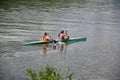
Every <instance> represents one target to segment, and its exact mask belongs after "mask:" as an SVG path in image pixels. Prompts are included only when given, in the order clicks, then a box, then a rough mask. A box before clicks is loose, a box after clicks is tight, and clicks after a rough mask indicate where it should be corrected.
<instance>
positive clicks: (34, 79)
mask: <svg viewBox="0 0 120 80" xmlns="http://www.w3.org/2000/svg"><path fill="white" fill-rule="evenodd" d="M68 71H69V72H68V74H67V76H66V77H67V78H68V79H69V80H72V76H73V73H71V72H70V70H68ZM26 73H27V75H28V77H27V80H65V79H63V78H62V77H61V75H60V70H58V69H56V68H54V67H53V66H49V65H47V66H46V67H44V68H41V69H40V70H39V71H38V72H36V71H35V70H33V69H31V68H27V69H26Z"/></svg>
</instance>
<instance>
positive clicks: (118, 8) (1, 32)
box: [0, 0, 120, 80]
mask: <svg viewBox="0 0 120 80" xmlns="http://www.w3.org/2000/svg"><path fill="white" fill-rule="evenodd" d="M119 4H120V1H119V0H51V1H47V0H44V1H42V0H34V1H33V0H30V1H28V0H6V1H4V0H3V1H1V2H0V80H25V68H26V67H31V68H34V69H39V67H40V66H44V65H46V64H50V65H54V66H55V67H58V68H60V69H62V71H63V73H64V72H65V71H66V70H67V67H69V68H70V69H71V71H72V72H73V73H74V75H73V78H74V79H76V80H120V77H119V75H120V64H119V61H120V16H119V14H120V5H119ZM60 30H67V31H68V33H69V35H70V37H87V41H86V42H77V43H73V44H70V45H68V46H67V48H66V50H63V52H62V53H61V51H60V49H58V48H57V49H56V50H53V49H51V48H49V49H48V51H47V52H46V54H45V53H44V52H43V48H42V46H40V45H38V46H23V45H21V44H22V43H24V42H29V41H35V40H39V38H40V37H41V36H42V35H43V33H44V32H46V31H47V32H49V33H50V35H51V36H52V37H53V38H54V39H57V35H58V33H59V31H60Z"/></svg>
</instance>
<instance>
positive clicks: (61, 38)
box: [58, 30, 65, 40]
mask: <svg viewBox="0 0 120 80" xmlns="http://www.w3.org/2000/svg"><path fill="white" fill-rule="evenodd" d="M58 37H59V39H60V40H64V39H65V36H64V31H63V30H61V32H60V33H59V34H58Z"/></svg>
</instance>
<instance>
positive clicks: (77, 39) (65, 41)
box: [23, 37, 87, 45]
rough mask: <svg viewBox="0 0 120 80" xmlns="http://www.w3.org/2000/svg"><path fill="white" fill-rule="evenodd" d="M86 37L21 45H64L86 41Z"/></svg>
mask: <svg viewBox="0 0 120 80" xmlns="http://www.w3.org/2000/svg"><path fill="white" fill-rule="evenodd" d="M86 40H87V38H86V37H79V38H70V39H68V40H51V41H47V42H46V41H33V42H28V43H23V45H38V44H49V43H57V42H64V43H68V44H70V43H74V42H79V41H86Z"/></svg>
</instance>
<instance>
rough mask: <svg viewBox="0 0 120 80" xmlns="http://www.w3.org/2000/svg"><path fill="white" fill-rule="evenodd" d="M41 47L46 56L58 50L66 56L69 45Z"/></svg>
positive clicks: (60, 44) (60, 43)
mask: <svg viewBox="0 0 120 80" xmlns="http://www.w3.org/2000/svg"><path fill="white" fill-rule="evenodd" d="M41 47H42V49H43V54H44V55H46V54H47V53H48V52H49V50H58V51H59V52H60V53H62V54H66V52H67V44H66V43H63V42H58V43H53V44H44V45H42V46H41Z"/></svg>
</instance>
